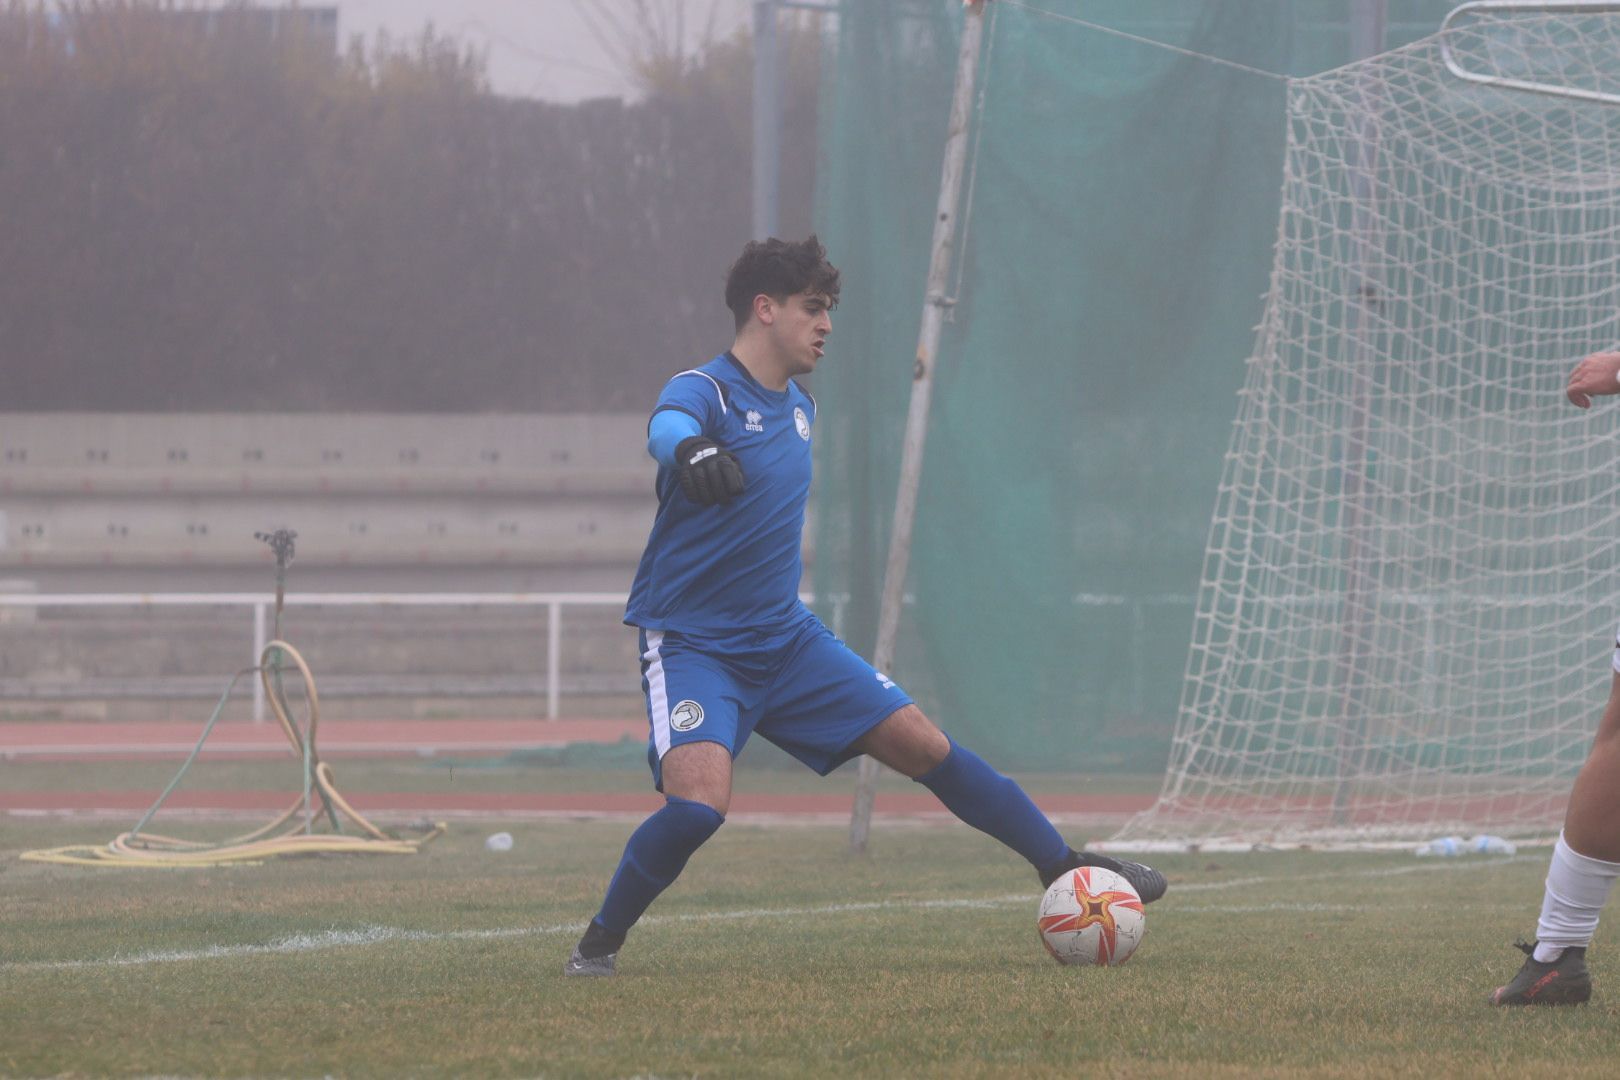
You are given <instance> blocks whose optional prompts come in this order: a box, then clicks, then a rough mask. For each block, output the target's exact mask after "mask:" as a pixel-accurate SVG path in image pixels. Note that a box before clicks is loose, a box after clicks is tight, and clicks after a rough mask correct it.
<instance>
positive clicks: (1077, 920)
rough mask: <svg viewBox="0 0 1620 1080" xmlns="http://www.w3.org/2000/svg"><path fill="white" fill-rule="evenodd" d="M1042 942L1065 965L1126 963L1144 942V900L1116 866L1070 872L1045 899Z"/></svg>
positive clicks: (1041, 911) (1040, 917) (1041, 931)
mask: <svg viewBox="0 0 1620 1080" xmlns="http://www.w3.org/2000/svg"><path fill="white" fill-rule="evenodd" d="M1036 926H1037V928H1038V929H1039V930H1040V934H1041V944H1042V945H1045V946H1046V951H1047V952H1049V953H1051V954H1052V959H1054V960H1056V961H1057V962H1058V963H1060V964H1099V965H1109V964H1123V963H1124V962H1125V961H1127V960H1129V959H1130V958H1131V954H1132V953H1133V952H1135V951H1136V947H1137V946H1138V945H1140V944H1142V935H1143V934H1145V933H1146V932H1147V918H1146V916H1144V915H1143V914H1142V898H1141V897H1140V896H1138V895H1137V893H1136V890H1135V889H1134V888H1132V887H1131V883H1130V882H1129V881H1126V880H1125V879H1124V878H1123V877H1121V876H1120V875H1118V874H1116V873H1114V872H1113V871H1112V870H1104V869H1102V868H1101V867H1098V866H1082V867H1078V868H1077V869H1074V870H1070V871H1068V872H1067V873H1066V874H1064V875H1063V876H1062V877H1060V878H1058V879H1057V880H1056V881H1054V882H1052V884H1051V886H1050V887H1048V888H1047V890H1046V895H1045V896H1043V897H1041V910H1040V915H1039V918H1038V921H1037V922H1036Z"/></svg>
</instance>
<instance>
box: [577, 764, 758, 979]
mask: <svg viewBox="0 0 1620 1080" xmlns="http://www.w3.org/2000/svg"><path fill="white" fill-rule="evenodd" d="M659 769H660V774H661V777H662V779H663V784H664V806H663V809H661V810H659V811H658V812H657V813H655V814H653V815H652V816H651V817H649V818H648V819H647V820H646V821H644V822H642V823H641V825H640V827H638V828H637V829H636V831H635V832H634V833H632V834H631V835H630V840H629V842H628V843H626V844H625V847H624V855H623V857H622V858H620V860H619V868H618V870H616V871H615V872H614V874H613V880H612V881H611V882H609V883H608V888H607V895H606V897H604V898H603V900H602V908H601V910H600V911H598V912H597V913H596V917H595V918H593V919H592V920H591V922H590V925H589V926H587V927H586V928H585V936H584V937H583V938H581V939H580V942H579V945H578V946H577V947H576V948H575V949H574V955H573V956H572V957H570V958H569V961H568V964H567V965H566V966H565V967H564V969H563V971H564V973H565V974H569V975H611V974H613V968H614V963H613V958H614V956H615V955H616V954H617V953H618V951H619V948H620V946H622V945H623V944H624V939H625V935H627V934H628V933H629V932H630V928H631V927H632V926H634V925H635V924H636V921H637V920H638V919H640V918H641V916H642V914H643V913H644V912H645V911H646V910H647V908H648V907H649V906H650V905H651V904H652V902H653V901H654V900H656V899H657V898H658V895H659V894H660V893H662V892H663V891H664V890H665V889H667V888H669V886H670V885H671V884H672V883H673V882H674V881H675V879H676V878H677V877H679V876H680V873H681V871H682V870H683V869H685V868H686V861H687V860H688V859H690V858H691V857H692V853H693V852H695V851H696V850H697V849H698V848H700V847H702V846H703V842H704V841H705V840H707V839H708V838H709V837H711V836H713V835H714V834H715V831H716V830H717V829H719V828H720V826H721V824H722V823H724V822H725V820H726V811H727V810H728V809H730V807H731V752H730V751H729V750H727V749H726V748H725V747H724V746H722V745H721V744H719V743H714V742H696V743H683V744H681V745H680V746H675V747H671V748H670V749H669V751H668V752H666V753H665V754H664V757H663V759H662V761H661V762H660V765H659Z"/></svg>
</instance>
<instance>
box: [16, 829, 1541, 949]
mask: <svg viewBox="0 0 1620 1080" xmlns="http://www.w3.org/2000/svg"><path fill="white" fill-rule="evenodd" d="M1540 861H1543V860H1542V857H1541V856H1528V855H1521V856H1517V857H1511V856H1510V857H1507V858H1499V859H1490V860H1480V861H1478V862H1464V861H1455V862H1454V861H1451V860H1445V861H1443V862H1430V863H1419V864H1416V865H1410V864H1409V865H1405V866H1399V867H1392V868H1388V869H1382V870H1343V871H1330V872H1327V873H1321V874H1288V875H1279V876H1274V877H1248V878H1233V879H1232V880H1230V881H1210V882H1201V883H1194V884H1185V885H1177V886H1176V887H1175V888H1174V889H1173V890H1172V892H1171V895H1172V896H1184V895H1186V894H1188V893H1205V892H1217V891H1223V890H1227V889H1238V888H1248V887H1251V886H1257V885H1274V884H1277V883H1279V882H1286V883H1289V884H1293V883H1296V882H1305V881H1328V880H1335V879H1340V878H1373V877H1400V876H1403V875H1405V874H1414V873H1426V872H1434V871H1444V872H1448V873H1461V872H1464V871H1467V870H1474V869H1482V868H1485V867H1497V866H1503V865H1506V864H1509V863H1520V862H1540ZM1033 902H1034V898H1033V897H1032V896H1030V894H1028V893H1008V894H1006V895H1004V896H992V897H980V898H961V899H954V900H953V899H940V900H870V901H863V902H857V903H849V904H823V905H819V906H816V907H792V908H743V909H739V910H735V911H703V912H693V913H692V914H689V915H652V916H649V917H647V918H645V919H642V920H641V922H640V923H639V924H638V925H641V926H658V925H672V924H679V923H713V922H732V921H736V920H751V919H804V918H814V917H818V916H836V915H849V914H857V913H860V912H866V911H917V910H919V909H922V910H934V911H938V910H971V909H984V908H1001V907H1011V906H1015V905H1019V904H1031V903H1033ZM1367 906H1368V905H1350V904H1344V905H1340V904H1322V903H1308V902H1300V903H1288V902H1282V901H1279V902H1277V903H1272V904H1231V905H1197V906H1192V907H1168V908H1165V909H1163V910H1164V912H1165V913H1166V914H1169V913H1171V912H1175V913H1178V914H1199V915H1246V914H1253V913H1260V912H1277V911H1294V912H1313V911H1360V910H1363V909H1364V908H1365V907H1367ZM582 926H583V924H582V923H581V922H579V921H574V922H568V923H561V924H558V925H555V926H514V927H496V928H493V929H487V930H407V929H405V928H403V927H397V926H361V927H354V928H350V929H343V930H339V929H332V930H323V931H319V932H315V933H303V934H289V935H287V936H284V937H278V938H273V939H272V940H270V941H266V942H261V943H258V944H244V945H210V946H208V947H206V948H201V949H164V950H158V951H152V952H139V953H129V954H121V955H113V956H109V957H101V958H95V959H90V960H20V961H14V962H11V963H0V973H5V974H22V973H24V972H50V971H76V970H90V969H101V968H123V967H141V966H146V965H152V964H183V963H193V962H196V961H199V960H231V959H237V958H242V957H253V956H296V955H299V954H302V953H312V952H325V951H328V950H332V949H349V948H361V947H365V946H369V945H383V944H390V943H394V942H406V943H433V942H447V941H448V942H454V941H500V940H506V939H510V938H523V937H545V936H549V935H552V934H577V933H579V932H580V930H581V928H582Z"/></svg>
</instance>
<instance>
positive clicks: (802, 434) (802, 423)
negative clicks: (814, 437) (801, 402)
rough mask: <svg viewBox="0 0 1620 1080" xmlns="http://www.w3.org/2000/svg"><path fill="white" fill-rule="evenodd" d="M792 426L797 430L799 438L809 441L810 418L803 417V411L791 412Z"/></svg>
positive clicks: (795, 410)
mask: <svg viewBox="0 0 1620 1080" xmlns="http://www.w3.org/2000/svg"><path fill="white" fill-rule="evenodd" d="M793 426H794V427H796V428H798V429H799V438H801V439H803V440H804V441H805V442H809V441H810V418H809V417H808V416H806V415H804V410H803V409H798V408H796V409H794V410H793Z"/></svg>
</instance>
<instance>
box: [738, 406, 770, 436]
mask: <svg viewBox="0 0 1620 1080" xmlns="http://www.w3.org/2000/svg"><path fill="white" fill-rule="evenodd" d="M745 419H746V420H747V421H748V422H747V423H745V424H744V425H743V427H744V428H745V429H747V430H748V431H764V430H765V425H764V424H762V423H760V421H761V420H764V419H765V418H764V417H763V416H761V415H759V410H758V409H749V410H748V413H747V415H746V416H745Z"/></svg>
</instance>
